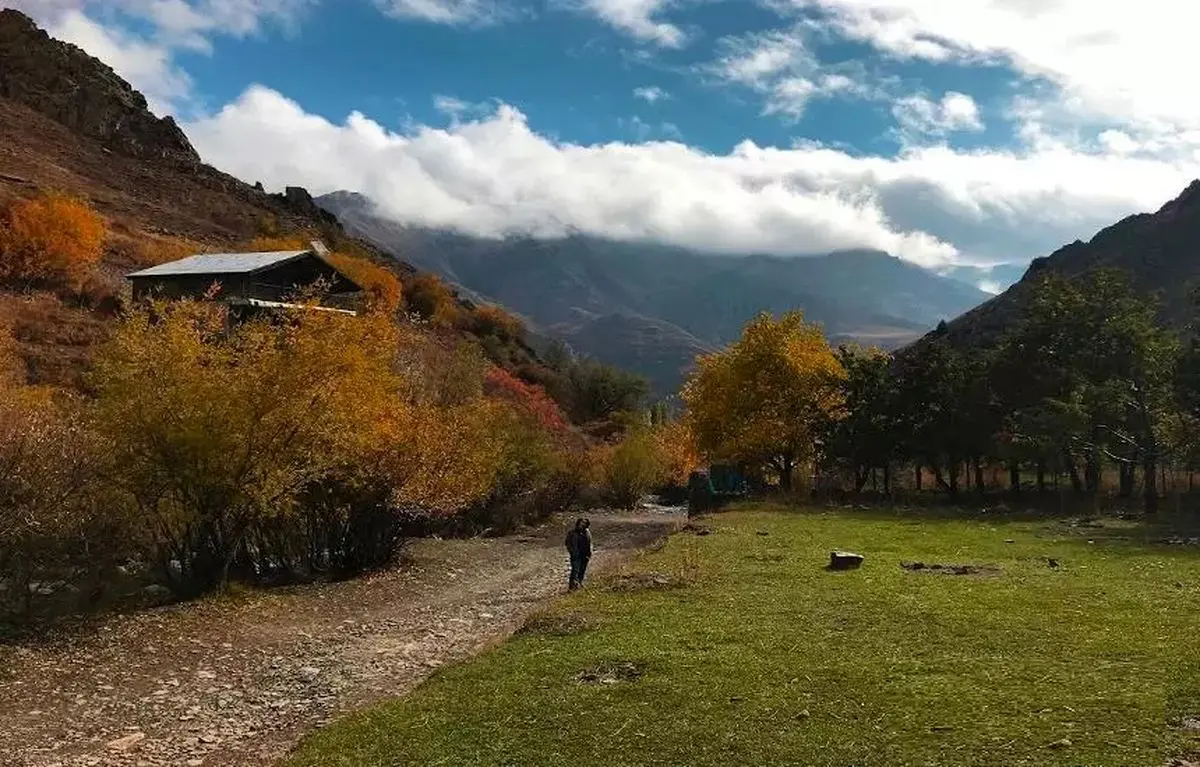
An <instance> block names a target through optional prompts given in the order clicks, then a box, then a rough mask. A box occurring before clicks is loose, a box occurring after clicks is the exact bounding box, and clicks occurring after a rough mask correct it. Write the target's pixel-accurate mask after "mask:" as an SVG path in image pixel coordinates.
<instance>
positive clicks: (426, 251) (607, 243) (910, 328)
mask: <svg viewBox="0 0 1200 767" xmlns="http://www.w3.org/2000/svg"><path fill="white" fill-rule="evenodd" d="M316 202H317V204H318V205H320V206H322V207H323V208H325V209H326V210H328V211H329V212H331V213H333V214H334V215H336V216H337V217H338V219H339V221H341V223H342V225H343V226H345V227H346V230H347V231H348V232H350V233H352V234H353V235H355V236H358V237H362V238H364V239H367V240H370V241H372V242H374V243H375V244H376V245H377V246H379V247H380V248H382V249H384V250H387V251H389V252H391V253H394V254H395V255H396V256H397V257H398V258H402V259H404V260H405V261H407V262H409V263H412V264H414V265H416V266H417V267H419V268H422V269H426V270H429V271H433V272H437V273H439V274H441V275H443V276H444V277H445V278H447V279H448V280H450V281H452V282H454V283H455V284H457V285H458V286H459V287H460V288H461V289H462V290H463V291H464V292H465V293H467V294H469V295H473V296H475V297H476V298H478V299H480V300H484V301H492V302H496V303H499V304H502V305H504V306H506V307H508V308H509V309H510V310H512V311H515V312H517V313H519V314H521V315H522V316H524V317H525V318H526V319H527V320H528V321H529V322H530V323H531V324H532V325H533V327H534V329H535V330H536V331H538V332H540V333H543V334H548V335H554V336H557V337H560V338H562V339H564V340H565V341H567V342H568V343H569V344H570V345H571V346H572V347H573V348H575V349H576V350H577V351H579V352H583V353H585V354H589V355H592V356H595V357H597V358H598V359H601V360H603V361H605V362H609V363H611V364H614V365H619V366H621V367H625V368H628V369H631V370H635V371H638V372H640V373H642V374H643V375H646V376H647V377H648V378H650V380H651V382H652V384H653V385H654V387H655V389H656V391H657V392H658V393H660V394H668V393H672V392H674V391H676V390H677V388H678V386H679V384H680V383H681V382H682V380H683V375H684V373H685V371H686V370H687V368H688V367H689V366H690V365H691V363H692V362H693V360H694V359H695V356H696V355H697V354H698V353H703V352H706V351H710V350H712V349H714V348H718V347H720V346H723V345H725V344H727V343H729V342H730V341H732V340H734V339H735V338H737V336H738V335H739V334H740V332H741V329H742V327H743V326H744V324H745V323H746V322H747V321H748V320H749V319H750V318H751V317H753V316H754V315H755V314H757V313H758V312H760V311H769V312H774V313H782V312H784V311H788V310H791V309H803V310H804V312H805V315H806V316H807V317H808V318H809V319H810V320H813V321H815V322H820V323H822V324H823V325H824V326H825V329H826V332H828V333H829V334H830V336H831V337H832V338H833V339H834V340H836V341H848V340H858V341H861V342H863V343H870V344H876V345H879V346H882V347H885V348H895V347H897V346H901V345H903V344H905V343H907V342H909V341H911V340H913V339H915V338H918V337H919V336H920V335H921V334H922V333H923V332H924V331H926V330H928V329H929V328H931V327H933V326H934V325H936V324H937V323H938V322H939V321H940V320H943V319H947V320H948V319H951V318H953V317H956V316H958V315H959V314H961V313H962V312H964V311H966V310H968V309H970V308H972V307H974V306H976V305H978V304H979V303H981V302H983V301H985V300H987V299H988V298H989V297H990V296H989V295H988V294H987V293H984V292H983V291H981V290H979V289H978V288H976V287H974V286H971V285H968V284H966V283H965V282H960V281H958V280H954V279H950V278H947V277H942V276H939V275H937V274H935V273H933V272H931V271H929V270H926V269H923V268H921V267H918V266H916V265H913V264H910V263H908V262H905V261H902V260H900V259H898V258H895V257H893V256H890V255H888V254H886V253H881V252H879V251H870V250H855V251H845V252H838V253H831V254H827V255H823V256H813V257H806V258H783V257H777V256H768V255H745V256H727V255H710V254H704V253H699V252H696V251H693V250H688V249H686V248H679V247H674V246H667V245H658V244H652V243H637V242H618V241H613V240H606V239H602V238H597V237H589V236H582V235H576V236H570V237H564V238H559V239H533V238H530V237H510V238H505V239H484V238H478V237H471V236H467V235H462V234H457V233H452V232H446V231H440V230H433V229H427V228H423V227H414V226H407V225H404V224H401V223H398V222H396V221H394V220H391V219H389V218H387V217H386V216H384V215H381V214H379V213H378V212H377V211H376V207H375V205H374V204H373V203H372V202H371V201H370V200H369V199H368V198H367V197H365V196H363V195H361V194H357V193H354V192H335V193H333V194H328V195H325V196H322V197H319V198H317V200H316Z"/></svg>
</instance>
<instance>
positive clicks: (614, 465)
mask: <svg viewBox="0 0 1200 767" xmlns="http://www.w3.org/2000/svg"><path fill="white" fill-rule="evenodd" d="M592 463H593V465H594V466H595V467H596V471H597V473H598V475H599V476H598V480H599V486H600V489H601V492H602V493H603V495H604V497H605V500H606V501H607V502H608V503H609V504H611V505H613V506H615V507H616V508H619V509H634V508H636V507H637V503H638V501H640V500H641V499H642V498H643V497H644V496H645V495H646V494H647V493H649V492H650V491H651V490H653V489H655V488H657V487H658V486H659V485H660V484H661V482H662V478H663V476H664V461H663V456H662V455H661V453H660V451H659V445H658V442H657V441H656V440H655V437H654V434H653V432H651V431H650V430H648V429H643V430H640V431H636V432H633V433H631V434H629V435H628V436H627V437H626V438H625V439H624V440H622V441H621V442H619V443H617V444H616V445H604V446H602V447H599V448H596V449H595V450H594V452H593V457H592Z"/></svg>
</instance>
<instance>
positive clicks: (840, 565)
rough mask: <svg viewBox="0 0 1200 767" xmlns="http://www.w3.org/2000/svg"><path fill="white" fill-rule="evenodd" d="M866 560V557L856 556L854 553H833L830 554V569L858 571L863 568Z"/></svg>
mask: <svg viewBox="0 0 1200 767" xmlns="http://www.w3.org/2000/svg"><path fill="white" fill-rule="evenodd" d="M864 559H866V557H864V556H863V555H862V554H855V553H854V552H852V551H831V552H829V569H830V570H857V569H858V568H859V567H861V566H862V563H863V560H864Z"/></svg>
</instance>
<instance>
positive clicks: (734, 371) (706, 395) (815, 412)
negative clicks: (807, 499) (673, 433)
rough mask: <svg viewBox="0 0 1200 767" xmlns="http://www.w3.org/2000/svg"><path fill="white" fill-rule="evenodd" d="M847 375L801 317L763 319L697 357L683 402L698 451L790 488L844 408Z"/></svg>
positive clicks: (816, 328)
mask: <svg viewBox="0 0 1200 767" xmlns="http://www.w3.org/2000/svg"><path fill="white" fill-rule="evenodd" d="M845 375H846V372H845V370H844V368H843V367H842V365H841V363H840V362H839V361H838V359H837V357H836V356H835V355H834V353H833V351H832V350H831V349H830V347H829V344H828V342H827V341H826V339H825V336H824V334H823V333H822V331H821V329H820V327H819V326H816V325H811V324H809V323H806V322H805V321H804V317H803V315H802V314H801V313H799V312H789V313H787V314H785V315H784V316H783V317H782V318H780V319H778V320H776V319H774V318H772V317H771V316H770V315H767V314H761V315H759V316H758V317H756V318H755V319H754V320H752V321H751V322H750V323H749V324H748V325H747V326H746V327H745V329H744V330H743V331H742V337H741V338H740V339H739V340H738V341H737V342H736V343H735V344H733V345H732V346H730V347H729V348H728V349H726V350H724V351H721V352H717V353H714V354H709V355H705V356H702V357H700V358H699V359H698V360H697V368H696V371H695V372H694V373H693V374H692V376H691V377H690V378H689V379H688V382H687V384H686V385H685V387H684V391H683V398H684V401H685V402H686V403H687V408H688V413H689V417H690V419H691V423H692V426H693V429H694V430H695V436H696V440H697V444H698V446H699V448H700V450H701V452H702V453H704V454H705V455H706V456H707V457H708V458H710V459H714V460H723V461H731V462H736V463H746V464H752V465H756V466H761V467H764V468H767V469H769V470H771V471H773V472H774V473H775V474H776V475H777V476H778V478H779V484H780V487H781V488H783V489H785V490H788V489H790V488H791V486H792V473H793V471H794V470H795V468H796V467H797V466H798V465H799V464H800V463H801V462H804V461H807V460H810V459H812V458H813V457H814V455H815V452H816V449H817V444H816V442H817V439H818V437H819V432H820V428H821V425H822V423H823V422H824V421H825V419H827V418H828V417H829V415H830V413H832V412H834V411H836V410H837V409H838V408H840V407H841V405H842V397H843V395H842V392H841V391H840V387H839V384H840V382H841V381H842V380H843V379H844V378H845Z"/></svg>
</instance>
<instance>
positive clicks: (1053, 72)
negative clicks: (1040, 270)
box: [0, 0, 1200, 289]
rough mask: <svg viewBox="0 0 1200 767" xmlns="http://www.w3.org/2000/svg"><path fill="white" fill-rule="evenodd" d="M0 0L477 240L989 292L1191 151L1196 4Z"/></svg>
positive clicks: (219, 120)
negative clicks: (814, 257)
mask: <svg viewBox="0 0 1200 767" xmlns="http://www.w3.org/2000/svg"><path fill="white" fill-rule="evenodd" d="M0 5H13V6H16V7H18V8H20V9H22V10H24V11H26V12H28V13H30V14H31V15H33V16H34V17H35V19H37V20H38V21H39V22H40V23H41V24H43V25H44V26H45V27H47V28H48V29H49V30H50V31H51V33H52V34H54V35H56V36H58V37H61V38H63V39H67V40H70V41H72V42H75V43H77V44H79V45H80V46H81V47H83V48H85V50H88V51H89V52H91V53H93V54H94V55H96V56H98V57H100V58H101V59H103V60H105V61H107V62H108V63H109V64H111V65H112V66H113V67H114V68H115V69H117V71H118V72H120V73H121V74H123V75H124V76H125V77H126V78H127V79H129V80H130V81H131V82H132V83H133V84H134V85H135V86H137V87H139V88H140V89H142V90H143V91H144V92H146V93H147V95H148V97H150V99H151V103H152V105H153V106H154V108H155V109H156V110H157V111H159V112H170V113H173V114H175V115H177V116H178V117H179V119H180V122H181V124H182V125H183V127H184V129H185V131H187V133H188V134H189V136H190V137H191V138H192V140H193V142H194V143H195V144H196V146H197V149H198V150H199V151H200V152H201V154H202V155H203V156H204V157H205V158H206V159H207V160H209V161H210V162H212V163H213V164H215V165H217V166H218V167H221V168H222V169H225V170H228V171H230V172H232V173H235V174H236V175H239V176H241V177H243V178H245V179H246V180H248V181H259V180H261V181H263V182H264V183H266V184H267V185H268V186H273V187H281V186H283V185H285V184H302V185H305V186H308V187H309V188H310V189H312V190H313V191H314V192H316V193H320V192H326V191H332V190H334V189H338V188H349V189H354V190H357V191H361V192H364V193H366V194H368V195H369V196H371V197H372V198H373V199H375V200H376V201H377V202H378V203H379V204H380V206H381V210H382V211H383V212H385V213H387V214H388V215H391V216H393V217H395V218H397V219H398V220H403V221H406V222H411V223H419V224H426V225H431V226H445V227H450V228H456V229H460V230H463V231H467V232H472V233H476V234H483V235H496V234H504V233H507V232H517V231H520V232H532V233H534V234H544V235H547V236H552V235H556V234H561V233H563V232H566V231H585V232H589V233H592V234H596V235H602V236H611V237H619V238H624V239H651V240H656V241H664V242H671V243H675V244H681V245H687V246H692V247H700V248H705V249H709V250H715V251H721V252H729V253H745V252H772V253H779V254H784V255H791V254H794V255H802V254H804V253H814V252H822V251H829V250H836V249H839V248H852V247H875V248H879V249H881V250H887V251H889V252H892V253H895V254H896V255H899V256H901V257H903V258H907V259H910V260H912V261H914V262H917V263H920V264H923V265H926V266H929V267H931V268H935V269H938V270H940V271H944V272H947V273H953V274H956V275H958V276H960V277H964V278H966V279H971V280H973V281H976V282H979V283H981V284H984V285H986V286H987V287H989V288H992V289H995V288H996V287H1000V286H1002V285H1003V284H1005V283H1007V282H1009V281H1011V280H1012V279H1014V278H1015V277H1016V276H1018V275H1019V273H1020V267H1021V265H1023V264H1024V263H1027V262H1028V260H1029V259H1031V258H1033V257H1036V256H1039V255H1045V254H1046V253H1048V252H1050V251H1051V250H1053V249H1055V248H1056V247H1058V246H1060V245H1062V244H1065V243H1066V242H1069V241H1071V240H1073V239H1076V238H1083V239H1086V238H1088V237H1090V236H1091V235H1092V234H1093V233H1094V232H1095V231H1096V230H1097V229H1099V228H1101V227H1103V226H1105V225H1107V224H1110V223H1112V222H1114V221H1115V220H1117V219H1118V218H1120V217H1122V216H1124V215H1128V214H1130V213H1134V212H1140V211H1145V210H1150V209H1155V208H1157V207H1159V206H1160V205H1161V204H1162V203H1164V202H1166V201H1167V200H1168V199H1169V198H1170V197H1172V196H1174V195H1175V194H1177V193H1178V192H1179V191H1180V190H1182V188H1183V187H1184V186H1185V185H1186V184H1187V183H1188V181H1190V179H1191V178H1192V177H1193V176H1194V175H1196V172H1195V166H1196V165H1197V157H1200V100H1198V99H1197V97H1195V96H1193V95H1192V94H1191V90H1192V89H1191V86H1190V83H1189V82H1188V81H1187V68H1186V67H1185V66H1183V64H1182V62H1184V61H1185V60H1186V56H1187V53H1188V51H1190V45H1191V43H1190V40H1189V32H1188V31H1187V30H1189V29H1191V28H1192V25H1193V22H1195V21H1197V20H1200V19H1197V18H1193V17H1195V16H1197V13H1198V12H1197V11H1192V10H1187V9H1185V8H1182V7H1176V6H1177V5H1178V4H1177V3H1174V2H1172V0H1144V2H1143V3H1140V4H1139V12H1138V14H1136V16H1134V15H1130V14H1127V13H1124V12H1123V11H1122V9H1121V7H1119V6H1116V5H1112V7H1109V6H1108V5H1103V4H1097V3H1095V2H1091V1H1087V0H1044V1H1043V0H1039V1H1038V2H1033V1H1032V0H956V2H955V3H954V4H946V3H944V2H942V1H941V0H761V2H755V1H753V0H538V1H537V2H531V1H529V0H19V1H18V2H9V3H3V2H0ZM995 264H1004V265H1007V266H1003V267H1001V268H1000V269H997V270H994V271H992V270H990V269H989V267H991V266H992V265H995Z"/></svg>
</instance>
